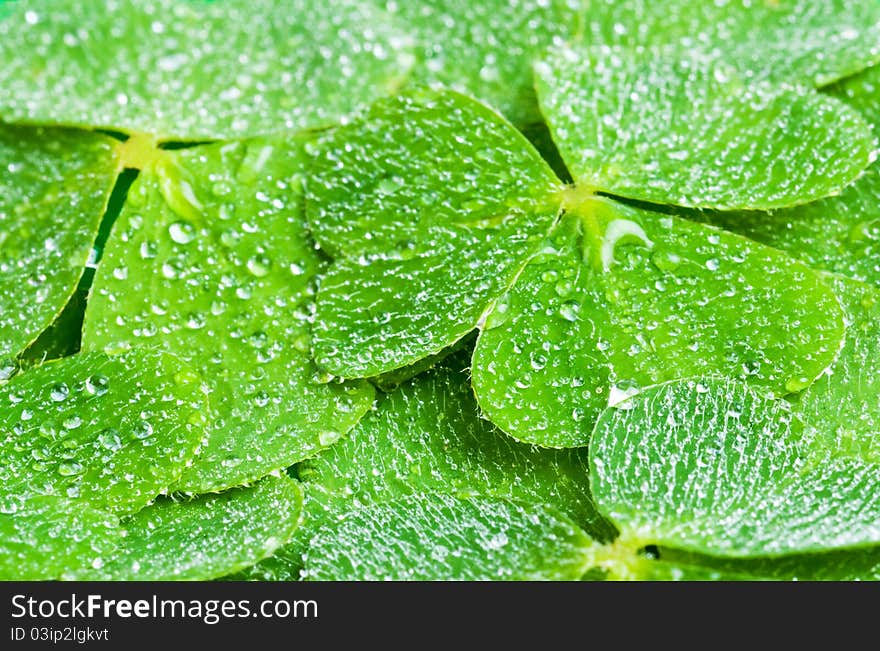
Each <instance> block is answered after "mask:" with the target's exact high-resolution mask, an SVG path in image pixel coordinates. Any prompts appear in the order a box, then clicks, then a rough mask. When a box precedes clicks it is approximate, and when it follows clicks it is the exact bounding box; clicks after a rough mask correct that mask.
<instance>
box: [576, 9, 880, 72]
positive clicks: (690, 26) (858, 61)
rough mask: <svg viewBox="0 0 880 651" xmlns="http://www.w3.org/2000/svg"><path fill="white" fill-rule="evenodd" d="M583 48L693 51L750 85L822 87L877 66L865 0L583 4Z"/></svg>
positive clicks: (879, 23)
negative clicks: (761, 82)
mask: <svg viewBox="0 0 880 651" xmlns="http://www.w3.org/2000/svg"><path fill="white" fill-rule="evenodd" d="M587 15H588V16H589V17H590V20H588V22H587V24H586V28H585V32H586V34H585V37H584V41H585V42H586V43H587V44H591V45H600V44H602V45H607V46H620V45H622V46H625V47H629V48H633V47H639V48H647V49H650V48H656V47H663V48H674V49H678V50H680V51H684V52H694V51H699V52H701V53H702V54H704V55H706V56H710V57H712V58H713V59H715V60H718V61H723V62H726V63H729V64H732V65H735V66H736V68H737V69H738V70H740V71H741V72H742V73H743V75H744V76H745V77H747V78H748V79H751V80H767V81H779V82H788V83H794V84H800V85H815V86H825V85H827V84H830V83H832V82H834V81H837V80H839V79H842V78H844V77H848V76H850V75H853V74H856V73H857V72H859V71H861V70H863V69H865V68H867V67H869V66H871V65H873V64H875V63H877V62H878V61H880V46H878V43H880V7H878V5H877V3H876V2H873V1H872V0H827V1H825V2H815V1H814V0H759V1H757V2H754V1H752V0H730V1H725V2H699V3H696V2H692V1H691V0H587Z"/></svg>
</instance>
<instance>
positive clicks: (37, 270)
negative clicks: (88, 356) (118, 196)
mask: <svg viewBox="0 0 880 651" xmlns="http://www.w3.org/2000/svg"><path fill="white" fill-rule="evenodd" d="M118 168H119V162H118V158H117V153H116V148H115V141H113V140H112V139H111V138H108V137H107V136H103V135H99V134H91V133H84V132H79V131H73V130H65V129H39V128H29V127H20V126H11V125H3V124H0V171H2V174H0V360H2V362H0V369H2V368H5V367H7V366H9V365H10V364H11V360H13V359H14V358H15V357H16V356H17V355H19V354H20V353H21V352H23V351H24V349H25V348H26V347H27V346H28V345H29V344H30V343H32V342H33V341H34V340H36V339H37V337H38V336H39V334H40V333H41V332H42V331H43V330H45V329H46V328H47V327H48V326H49V325H50V324H51V323H52V322H53V321H54V320H55V317H57V316H58V314H60V313H61V311H62V310H63V309H64V306H65V305H66V304H67V301H68V300H69V299H70V297H71V296H72V295H73V293H74V291H75V289H76V286H77V282H78V281H79V278H80V276H81V275H82V272H83V268H84V267H85V264H86V262H87V260H88V259H89V255H90V253H91V249H92V244H93V242H94V241H95V237H96V236H97V234H98V225H99V224H100V223H101V216H102V215H103V213H104V209H105V207H106V205H107V201H108V199H109V197H110V192H111V190H112V189H113V183H114V181H115V180H116V175H117V172H118ZM4 375H5V374H4V373H3V371H2V370H0V382H2V381H3V380H7V379H9V378H8V377H5V376H4Z"/></svg>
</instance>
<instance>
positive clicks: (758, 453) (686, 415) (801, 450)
mask: <svg viewBox="0 0 880 651" xmlns="http://www.w3.org/2000/svg"><path fill="white" fill-rule="evenodd" d="M590 455H591V471H592V487H593V494H594V496H595V499H596V501H597V504H598V505H599V507H600V509H601V510H602V512H603V513H604V514H606V515H607V516H608V517H609V518H610V519H611V520H612V521H613V522H615V523H616V524H617V525H618V527H619V528H620V531H621V537H620V538H619V539H618V540H617V541H616V542H615V543H614V546H615V547H616V549H611V550H606V551H605V552H602V553H604V554H605V558H604V559H602V560H601V561H599V564H600V565H605V566H606V567H611V568H612V569H613V570H614V571H616V572H617V573H623V574H626V572H627V570H626V569H625V568H626V564H627V563H626V560H620V556H621V549H629V550H632V549H635V548H639V547H642V546H644V545H658V546H661V547H666V548H672V549H678V550H682V551H686V552H692V553H698V554H708V555H710V556H716V557H729V558H744V559H746V558H777V557H783V556H786V555H798V554H808V553H809V554H816V553H821V552H833V551H837V550H856V549H859V548H862V549H869V548H871V547H875V546H876V544H877V543H878V541H880V528H878V522H880V481H878V478H880V472H878V466H877V463H876V461H872V460H870V459H866V458H862V457H861V456H858V455H841V454H839V453H838V452H837V451H836V450H834V449H832V448H830V447H829V446H828V445H827V444H826V442H825V441H823V440H822V439H821V438H817V437H816V436H815V435H814V434H812V433H811V431H810V430H809V428H805V426H804V424H803V422H802V421H801V420H800V419H799V418H798V417H797V416H796V415H795V414H794V413H792V410H791V409H790V408H789V407H788V406H787V405H786V403H785V402H783V401H774V400H771V399H768V398H766V397H764V396H761V395H759V394H758V393H756V392H755V391H753V390H752V389H750V388H748V387H747V386H746V385H743V384H740V383H736V382H732V381H724V380H701V381H694V380H688V381H676V382H672V383H667V384H662V385H658V386H657V387H654V388H651V389H648V390H646V391H644V392H643V393H641V394H639V395H637V396H634V397H632V398H630V399H629V400H627V401H626V402H624V403H621V404H619V405H618V406H617V407H613V408H610V409H608V410H607V411H606V412H605V413H604V414H603V416H602V417H601V418H600V420H599V422H598V423H597V425H596V429H595V431H594V432H593V436H592V439H591V440H590ZM875 560H876V557H875Z"/></svg>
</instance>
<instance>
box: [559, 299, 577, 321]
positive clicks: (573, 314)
mask: <svg viewBox="0 0 880 651" xmlns="http://www.w3.org/2000/svg"><path fill="white" fill-rule="evenodd" d="M580 311H581V304H580V303H578V302H577V301H566V302H565V303H563V304H562V305H560V306H559V316H561V317H562V318H563V319H565V320H566V321H571V322H573V323H574V322H576V321H577V320H578V317H579V315H580Z"/></svg>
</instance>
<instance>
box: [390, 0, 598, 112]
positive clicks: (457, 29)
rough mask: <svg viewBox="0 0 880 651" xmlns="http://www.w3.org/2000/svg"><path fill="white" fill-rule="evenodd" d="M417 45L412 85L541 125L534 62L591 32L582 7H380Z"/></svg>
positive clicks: (507, 0)
mask: <svg viewBox="0 0 880 651" xmlns="http://www.w3.org/2000/svg"><path fill="white" fill-rule="evenodd" d="M378 4H379V5H380V6H382V7H383V8H385V9H386V10H388V12H389V13H391V14H392V15H393V16H394V17H396V18H399V22H400V24H401V25H406V26H407V28H408V30H409V31H410V32H411V33H412V34H413V36H414V38H415V42H416V66H415V67H414V68H413V72H412V80H413V81H414V82H417V83H422V84H442V85H444V86H446V87H449V88H452V89H455V90H457V91H460V92H462V93H465V94H467V95H471V96H473V97H476V98H478V99H480V100H482V101H484V102H485V103H487V104H489V105H491V106H494V107H495V108H497V109H498V110H499V111H500V112H501V113H503V114H504V115H505V116H506V117H507V118H508V119H509V120H510V121H511V122H513V123H514V124H516V125H525V124H529V123H532V122H537V121H539V120H540V119H541V118H540V113H539V112H538V105H537V102H536V99H535V89H534V86H533V84H532V68H531V66H532V62H533V61H534V60H535V59H537V58H539V57H540V55H541V54H542V53H543V52H544V50H546V48H547V47H549V46H551V45H553V44H554V43H558V42H563V41H569V40H576V39H578V38H579V37H580V34H581V31H582V30H583V6H582V5H583V3H582V0H547V1H544V2H521V1H520V0H488V1H486V0H483V2H479V3H474V2H468V1H467V0H421V1H419V2H379V3H378Z"/></svg>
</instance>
